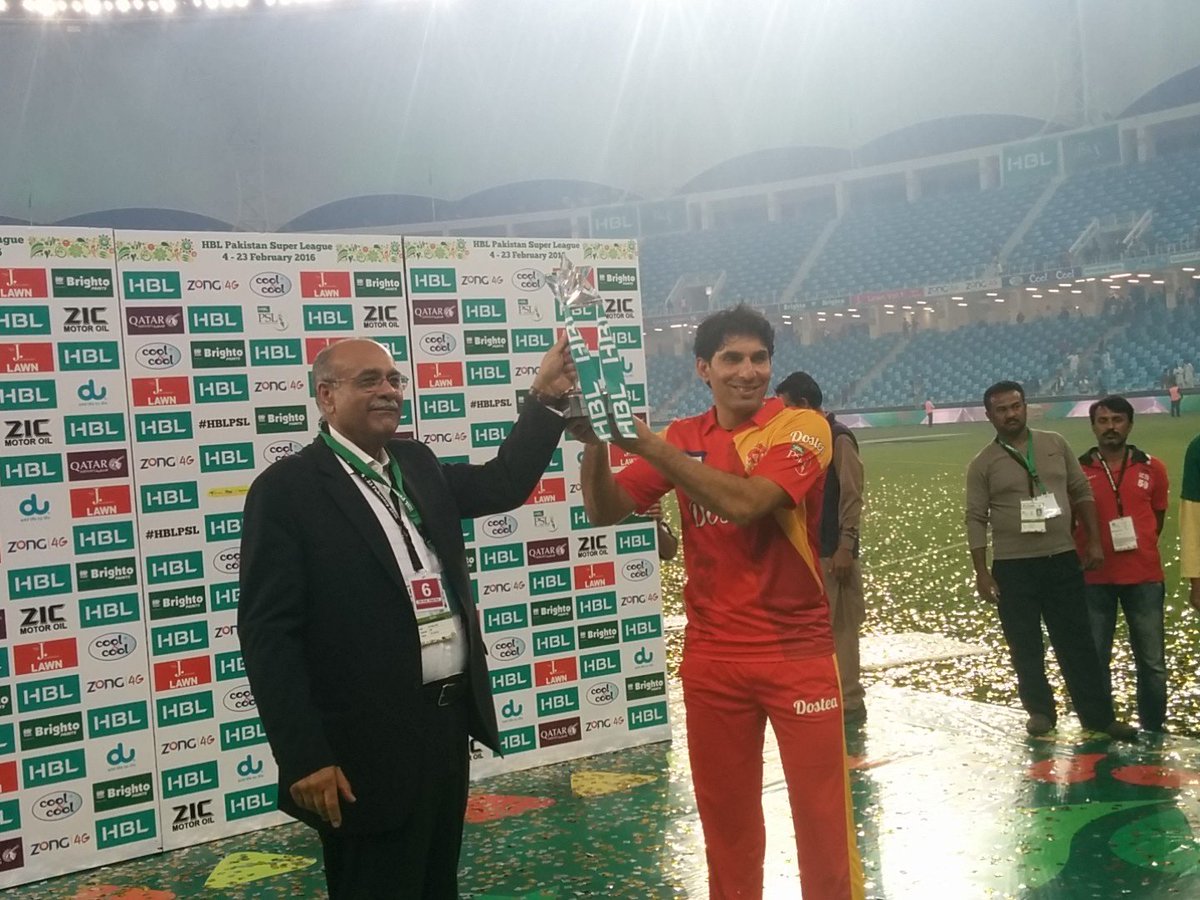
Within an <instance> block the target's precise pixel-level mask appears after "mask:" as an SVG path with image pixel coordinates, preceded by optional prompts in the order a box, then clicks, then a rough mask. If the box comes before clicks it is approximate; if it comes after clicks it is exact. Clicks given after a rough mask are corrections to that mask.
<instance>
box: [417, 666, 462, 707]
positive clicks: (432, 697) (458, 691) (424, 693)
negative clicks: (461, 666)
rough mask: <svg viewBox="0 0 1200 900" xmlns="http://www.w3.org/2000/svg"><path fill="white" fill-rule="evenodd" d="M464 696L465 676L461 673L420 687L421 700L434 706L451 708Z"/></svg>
mask: <svg viewBox="0 0 1200 900" xmlns="http://www.w3.org/2000/svg"><path fill="white" fill-rule="evenodd" d="M466 694H467V676H466V675H464V674H461V673H460V674H458V675H451V676H450V677H449V678H443V679H442V680H441V681H431V682H429V684H423V685H421V699H422V700H424V701H425V702H426V703H431V704H433V705H434V706H451V705H453V704H455V703H457V702H458V701H459V700H461V699H462V698H463V697H465V696H466Z"/></svg>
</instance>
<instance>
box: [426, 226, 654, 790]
mask: <svg viewBox="0 0 1200 900" xmlns="http://www.w3.org/2000/svg"><path fill="white" fill-rule="evenodd" d="M404 248H405V259H406V265H407V268H408V286H409V296H410V305H411V310H412V322H413V327H412V347H413V360H414V362H415V365H416V377H417V391H416V393H417V398H418V403H417V409H416V417H417V430H418V433H419V434H420V436H421V439H422V440H424V441H425V442H427V443H428V444H430V446H432V447H433V448H434V449H435V450H436V451H437V452H438V453H439V454H440V455H442V456H444V457H450V458H454V457H459V458H462V459H468V460H470V461H472V462H484V461H486V460H487V459H490V458H491V456H492V455H493V454H494V452H495V447H496V446H497V445H498V444H499V443H500V441H502V440H503V439H504V436H505V435H506V434H507V433H508V429H509V428H510V426H511V425H512V422H513V420H514V419H515V418H516V414H517V408H518V404H519V403H521V402H522V401H523V395H524V393H525V391H526V390H527V389H528V388H529V385H530V384H531V383H532V381H533V376H534V373H535V372H536V371H537V367H538V364H539V362H540V361H541V358H542V356H543V354H545V352H546V351H547V350H548V349H549V348H550V346H551V345H552V344H553V343H554V341H555V339H556V337H557V335H558V333H559V331H560V329H561V324H562V322H563V314H562V310H561V309H558V308H556V304H555V300H554V295H553V293H552V291H551V289H550V287H549V285H547V283H546V277H547V275H550V274H552V273H553V272H554V271H555V270H556V269H557V268H558V267H559V265H560V261H561V260H562V258H563V257H564V256H565V257H566V259H567V260H568V261H570V262H571V263H572V264H573V265H575V266H584V267H591V269H592V272H591V276H590V277H591V279H592V281H593V286H594V287H595V288H596V289H597V290H598V292H599V293H600V295H601V298H602V299H603V304H604V309H605V312H606V314H607V318H608V320H609V323H610V327H611V331H612V334H613V337H614V338H615V339H616V343H617V347H618V350H619V352H620V354H621V357H622V362H623V364H624V368H625V380H626V384H627V386H628V389H629V391H630V393H631V394H632V397H633V404H632V405H633V408H634V410H635V412H637V413H638V414H641V415H644V414H645V411H646V408H647V402H646V363H645V357H644V354H643V350H642V328H641V320H642V302H641V294H640V290H639V275H638V269H637V246H636V244H635V243H634V242H633V241H619V242H602V241H570V240H533V239H528V240H527V239H503V238H491V239H485V238H465V239H454V240H449V241H447V240H446V239H443V238H413V237H406V238H405V239H404ZM581 331H582V332H583V336H584V339H585V341H586V342H587V344H588V346H589V348H590V349H591V350H592V351H593V352H594V351H595V350H596V348H597V330H596V328H595V327H594V326H593V327H584V328H581ZM560 450H561V451H562V452H561V453H560V454H559V455H556V458H555V461H554V463H553V464H552V466H551V470H550V471H549V472H547V473H546V477H545V478H543V479H542V481H541V482H540V484H539V485H538V487H537V489H536V490H535V491H534V492H533V494H532V495H531V496H530V497H529V500H528V501H527V502H526V503H525V505H524V506H522V507H521V508H520V509H517V510H514V511H513V512H512V513H508V514H505V515H500V516H494V517H491V518H487V519H479V520H476V521H474V522H464V523H463V525H464V536H465V537H466V538H467V542H468V547H469V548H470V549H469V552H470V553H471V554H472V557H471V562H472V563H473V565H474V569H475V572H474V574H475V576H476V577H475V585H474V587H475V589H476V592H477V593H476V597H475V600H476V603H477V605H478V606H479V609H480V613H481V616H482V622H481V624H482V628H483V634H484V641H485V642H486V643H487V647H488V654H489V657H490V660H491V666H492V690H493V693H494V694H495V698H496V718H497V720H498V722H499V723H500V732H501V739H502V741H503V745H504V751H505V758H504V759H503V760H501V759H498V758H496V757H495V756H494V755H493V754H492V753H491V752H490V751H488V750H486V749H484V748H481V747H473V748H472V756H473V757H474V758H475V760H476V762H475V763H474V765H473V769H472V771H473V773H474V774H475V775H476V776H477V777H478V776H480V775H486V774H490V773H493V772H498V771H503V770H510V769H514V768H523V767H528V766H531V765H539V764H541V763H543V762H548V761H552V760H558V759H569V758H572V757H577V756H583V755H587V754H591V753H598V752H604V751H608V750H613V749H616V748H619V747H624V746H631V745H633V744H639V743H646V742H648V741H652V740H663V739H665V738H667V737H668V736H669V733H670V732H669V724H668V721H667V704H666V693H665V692H666V660H665V656H664V650H663V640H662V633H663V632H662V597H661V591H660V586H659V578H658V556H657V551H656V547H657V544H656V537H655V529H654V526H653V524H652V523H650V522H647V521H645V520H639V521H632V522H629V523H626V524H622V525H618V526H616V527H613V528H592V527H590V525H589V524H588V522H587V517H586V516H585V515H584V512H583V497H582V494H581V493H580V488H579V457H580V452H581V450H582V447H581V445H579V444H574V443H571V442H567V443H565V444H564V446H563V448H560ZM612 456H613V462H614V464H615V465H620V464H621V463H622V462H623V461H624V460H623V455H622V454H620V453H619V452H618V451H615V450H614V451H613V454H612Z"/></svg>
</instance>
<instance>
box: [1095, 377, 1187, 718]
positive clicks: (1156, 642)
mask: <svg viewBox="0 0 1200 900" xmlns="http://www.w3.org/2000/svg"><path fill="white" fill-rule="evenodd" d="M1088 415H1089V416H1090V417H1091V423H1092V433H1093V434H1094V435H1095V436H1096V446H1095V447H1092V448H1091V449H1090V450H1088V451H1087V453H1085V454H1083V456H1081V457H1079V465H1080V467H1081V468H1082V469H1083V474H1084V475H1086V476H1087V478H1088V481H1089V482H1090V483H1091V486H1092V495H1093V496H1094V497H1095V498H1096V515H1097V517H1098V518H1099V520H1100V542H1101V544H1102V545H1103V547H1104V562H1103V564H1102V565H1101V566H1100V567H1099V568H1096V569H1091V570H1089V571H1087V572H1084V573H1083V578H1084V582H1085V583H1086V588H1085V591H1086V596H1087V605H1088V617H1089V619H1090V620H1091V624H1092V637H1093V638H1094V639H1095V641H1096V651H1097V652H1098V653H1099V655H1100V664H1101V666H1102V667H1103V668H1104V676H1105V680H1106V684H1107V686H1108V690H1109V691H1110V692H1111V691H1112V670H1111V665H1112V645H1113V632H1114V631H1115V629H1116V625H1117V607H1118V605H1119V606H1120V607H1121V609H1122V610H1124V612H1125V622H1126V624H1127V625H1128V626H1129V643H1130V645H1131V646H1132V648H1133V659H1134V663H1135V665H1136V666H1137V708H1138V720H1139V724H1140V725H1141V727H1142V728H1143V729H1144V730H1146V731H1163V730H1164V728H1163V723H1164V722H1165V720H1166V715H1167V663H1166V653H1165V648H1164V640H1163V599H1164V597H1165V590H1164V587H1163V568H1162V560H1161V559H1160V558H1159V553H1158V539H1159V536H1160V535H1161V534H1162V529H1163V521H1164V519H1165V518H1166V514H1167V497H1168V484H1167V468H1166V466H1164V465H1163V463H1162V460H1160V459H1156V458H1154V457H1152V456H1150V455H1149V454H1148V453H1146V452H1144V451H1143V450H1140V449H1139V448H1137V447H1135V446H1134V445H1133V444H1130V443H1128V438H1129V434H1130V432H1132V431H1133V405H1132V404H1130V402H1129V401H1128V400H1126V399H1125V398H1124V397H1119V396H1115V395H1114V396H1109V397H1105V398H1104V399H1103V400H1097V401H1096V402H1095V403H1093V404H1092V405H1091V408H1090V409H1089V410H1088ZM1075 546H1076V549H1077V550H1078V552H1079V555H1080V557H1081V558H1082V557H1085V555H1086V553H1087V534H1086V533H1085V531H1084V529H1083V527H1082V524H1079V525H1078V526H1077V527H1076V529H1075Z"/></svg>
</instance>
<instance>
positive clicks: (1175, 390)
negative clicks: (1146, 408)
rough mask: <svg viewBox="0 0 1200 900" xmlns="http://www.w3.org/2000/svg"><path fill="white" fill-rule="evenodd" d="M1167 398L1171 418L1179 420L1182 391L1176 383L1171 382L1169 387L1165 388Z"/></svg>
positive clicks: (1181, 413) (1181, 408)
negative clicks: (1169, 403) (1168, 399)
mask: <svg viewBox="0 0 1200 900" xmlns="http://www.w3.org/2000/svg"><path fill="white" fill-rule="evenodd" d="M1167 396H1168V397H1170V398H1171V418H1172V419H1178V418H1181V417H1182V416H1183V391H1181V390H1180V389H1179V383H1178V382H1177V381H1172V382H1171V386H1170V387H1169V388H1167Z"/></svg>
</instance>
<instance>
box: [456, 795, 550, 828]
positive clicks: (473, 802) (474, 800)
mask: <svg viewBox="0 0 1200 900" xmlns="http://www.w3.org/2000/svg"><path fill="white" fill-rule="evenodd" d="M553 805H554V801H553V800H550V799H549V798H547V797H522V796H517V795H509V794H472V795H471V796H470V798H469V799H468V800H467V821H468V822H470V823H472V824H473V825H477V824H479V823H480V822H492V821H495V820H496V819H507V818H508V817H509V816H519V815H521V814H522V813H527V812H529V811H530V810H534V809H545V808H546V807H547V806H553Z"/></svg>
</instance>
